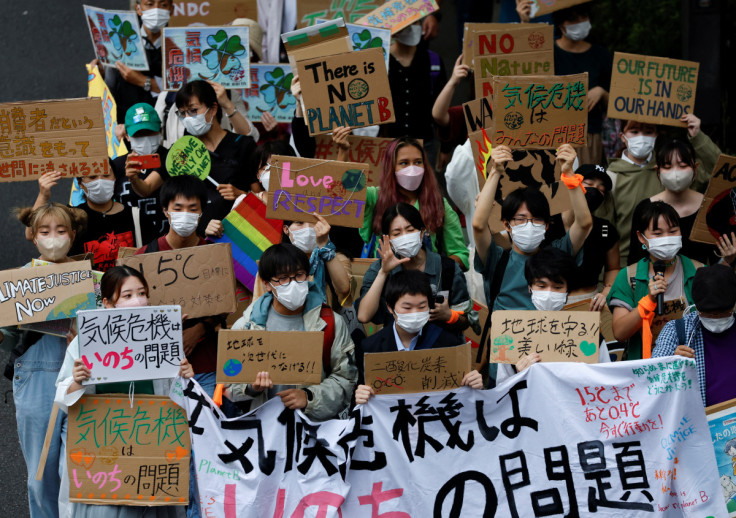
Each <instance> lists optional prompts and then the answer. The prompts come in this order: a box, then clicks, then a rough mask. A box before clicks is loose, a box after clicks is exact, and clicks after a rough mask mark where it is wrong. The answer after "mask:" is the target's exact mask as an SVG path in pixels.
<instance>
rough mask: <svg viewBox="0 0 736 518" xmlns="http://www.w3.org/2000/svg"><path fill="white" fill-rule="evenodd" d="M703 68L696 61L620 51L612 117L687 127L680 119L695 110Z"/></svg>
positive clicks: (615, 59)
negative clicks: (697, 90) (699, 76)
mask: <svg viewBox="0 0 736 518" xmlns="http://www.w3.org/2000/svg"><path fill="white" fill-rule="evenodd" d="M699 68H700V64H699V63H696V62H694V61H681V60H678V59H668V58H657V57H653V56H640V55H638V54H624V53H623V52H616V53H615V54H614V55H613V73H612V75H611V94H610V98H609V100H608V117H609V118H612V119H624V120H635V121H639V122H648V123H650V124H666V125H668V126H682V127H684V126H686V125H687V124H685V123H684V122H680V118H681V117H682V116H683V115H687V114H689V113H692V112H693V106H694V105H695V90H696V86H697V84H698V69H699Z"/></svg>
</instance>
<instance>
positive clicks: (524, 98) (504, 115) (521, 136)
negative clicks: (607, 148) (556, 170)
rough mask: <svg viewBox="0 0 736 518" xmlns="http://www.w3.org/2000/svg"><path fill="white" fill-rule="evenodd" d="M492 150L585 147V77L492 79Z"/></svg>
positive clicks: (513, 77)
mask: <svg viewBox="0 0 736 518" xmlns="http://www.w3.org/2000/svg"><path fill="white" fill-rule="evenodd" d="M493 91H494V96H493V99H494V100H493V110H494V111H493V120H494V123H495V124H494V126H495V130H494V131H493V136H492V137H491V142H492V146H499V145H504V146H509V147H510V148H512V149H548V148H552V149H555V148H558V147H559V146H560V145H561V144H572V145H573V146H585V145H586V142H587V134H588V130H587V128H588V73H587V72H585V73H583V74H574V75H569V76H510V77H494V78H493Z"/></svg>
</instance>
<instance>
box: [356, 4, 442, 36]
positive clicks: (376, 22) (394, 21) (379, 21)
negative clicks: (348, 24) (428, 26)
mask: <svg viewBox="0 0 736 518" xmlns="http://www.w3.org/2000/svg"><path fill="white" fill-rule="evenodd" d="M439 8H440V7H439V5H437V2H436V1H435V0H389V1H388V2H386V3H384V4H383V5H381V6H379V7H376V9H374V10H373V12H371V13H369V14H366V15H365V16H363V17H362V18H360V19H359V20H358V21H356V22H355V23H357V24H359V25H372V26H373V27H383V28H384V29H391V34H396V33H397V32H399V31H400V30H402V29H404V28H405V27H408V26H409V25H411V24H413V23H415V22H418V21H419V20H421V19H422V18H424V17H425V16H427V15H428V14H431V13H433V12H435V11H437V10H438V9H439Z"/></svg>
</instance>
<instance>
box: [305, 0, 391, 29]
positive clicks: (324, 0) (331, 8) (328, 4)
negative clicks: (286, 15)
mask: <svg viewBox="0 0 736 518" xmlns="http://www.w3.org/2000/svg"><path fill="white" fill-rule="evenodd" d="M381 5H383V1H382V0H341V1H338V2H335V1H334V0H299V2H297V6H296V8H297V26H298V27H309V26H310V25H314V24H316V23H319V22H318V21H317V20H336V19H337V18H342V19H344V20H345V21H346V22H348V23H355V22H357V21H358V20H359V19H360V18H361V17H362V16H364V15H366V14H369V13H370V12H371V11H373V10H374V9H375V8H377V7H379V6H381Z"/></svg>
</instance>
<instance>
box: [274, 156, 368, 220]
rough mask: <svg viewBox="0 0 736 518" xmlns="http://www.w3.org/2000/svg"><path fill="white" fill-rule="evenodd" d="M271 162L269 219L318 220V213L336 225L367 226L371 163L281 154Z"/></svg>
mask: <svg viewBox="0 0 736 518" xmlns="http://www.w3.org/2000/svg"><path fill="white" fill-rule="evenodd" d="M270 163H271V180H270V181H269V193H268V207H267V208H266V217H267V218H269V219H283V220H287V221H310V222H315V221H316V218H315V217H314V216H312V214H313V213H315V212H316V213H317V214H319V215H320V216H322V217H324V218H325V219H326V220H327V222H328V223H329V224H330V225H332V226H343V227H354V228H360V227H362V226H363V218H364V216H365V194H366V177H367V170H368V166H366V165H365V164H357V163H353V162H333V161H331V160H315V159H311V158H295V157H288V156H278V155H274V156H272V157H271V160H270Z"/></svg>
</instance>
